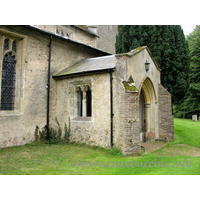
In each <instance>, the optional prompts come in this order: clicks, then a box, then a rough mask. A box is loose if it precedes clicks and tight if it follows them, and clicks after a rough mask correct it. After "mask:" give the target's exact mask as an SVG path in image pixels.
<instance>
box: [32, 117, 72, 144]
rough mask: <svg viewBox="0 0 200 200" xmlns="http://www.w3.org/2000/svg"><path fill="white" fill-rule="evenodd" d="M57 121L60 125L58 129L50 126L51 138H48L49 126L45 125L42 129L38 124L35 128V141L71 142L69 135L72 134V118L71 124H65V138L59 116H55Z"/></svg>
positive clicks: (51, 142)
mask: <svg viewBox="0 0 200 200" xmlns="http://www.w3.org/2000/svg"><path fill="white" fill-rule="evenodd" d="M55 121H56V123H57V125H58V128H57V129H54V128H49V139H47V127H46V126H45V127H43V128H42V129H41V130H40V129H39V127H38V126H36V128H35V133H34V136H35V142H43V143H47V144H54V143H58V142H64V143H69V141H70V140H69V137H70V135H71V129H70V118H69V124H68V126H67V124H66V123H65V125H64V133H65V134H64V138H62V137H61V136H62V128H61V126H60V124H59V122H58V119H57V117H55Z"/></svg>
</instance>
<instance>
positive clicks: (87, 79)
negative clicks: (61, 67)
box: [56, 73, 110, 148]
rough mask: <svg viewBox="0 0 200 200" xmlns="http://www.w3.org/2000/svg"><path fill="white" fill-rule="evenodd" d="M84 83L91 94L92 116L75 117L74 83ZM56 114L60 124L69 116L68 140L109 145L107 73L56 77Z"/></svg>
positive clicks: (108, 77)
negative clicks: (65, 77)
mask: <svg viewBox="0 0 200 200" xmlns="http://www.w3.org/2000/svg"><path fill="white" fill-rule="evenodd" d="M84 84H88V85H90V86H91V93H92V116H91V117H78V112H77V93H76V85H84ZM57 92H58V96H57V106H56V110H57V114H56V115H57V117H58V120H59V121H60V124H61V126H62V127H64V123H65V122H67V121H68V117H70V119H71V133H72V135H71V138H70V139H71V141H75V142H76V143H86V144H89V145H98V146H101V147H104V148H109V146H110V75H109V73H104V74H95V75H88V76H81V77H77V78H68V79H62V80H57Z"/></svg>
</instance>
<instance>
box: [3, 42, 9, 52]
mask: <svg viewBox="0 0 200 200" xmlns="http://www.w3.org/2000/svg"><path fill="white" fill-rule="evenodd" d="M3 50H4V52H5V51H7V50H9V40H8V39H5V40H4V48H3Z"/></svg>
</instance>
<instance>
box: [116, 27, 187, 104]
mask: <svg viewBox="0 0 200 200" xmlns="http://www.w3.org/2000/svg"><path fill="white" fill-rule="evenodd" d="M140 46H147V47H148V48H149V49H150V51H151V53H152V55H153V57H154V59H155V60H156V62H157V63H158V65H159V67H160V68H161V69H162V71H161V83H162V85H163V86H164V87H165V88H166V89H167V90H168V91H169V92H170V93H171V94H172V100H173V103H174V104H178V103H179V101H180V100H181V99H182V98H183V97H184V95H185V94H186V92H187V87H188V82H187V79H188V66H189V51H188V48H187V43H186V39H185V36H184V33H183V30H182V28H181V26H179V25H130V26H128V25H122V26H118V35H117V37H116V46H115V47H116V53H125V52H128V51H131V50H132V49H135V48H137V47H140Z"/></svg>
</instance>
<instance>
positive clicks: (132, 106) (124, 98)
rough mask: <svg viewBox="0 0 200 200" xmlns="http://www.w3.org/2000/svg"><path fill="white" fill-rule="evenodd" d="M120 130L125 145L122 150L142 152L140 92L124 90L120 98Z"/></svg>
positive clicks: (126, 152) (125, 152) (133, 152)
mask: <svg viewBox="0 0 200 200" xmlns="http://www.w3.org/2000/svg"><path fill="white" fill-rule="evenodd" d="M120 100H121V102H120V130H121V133H123V135H122V138H121V139H122V141H123V146H122V147H121V149H122V152H123V153H124V154H126V155H128V154H138V153H140V134H139V133H140V127H139V96H138V92H134V91H124V94H121V98H120Z"/></svg>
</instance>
